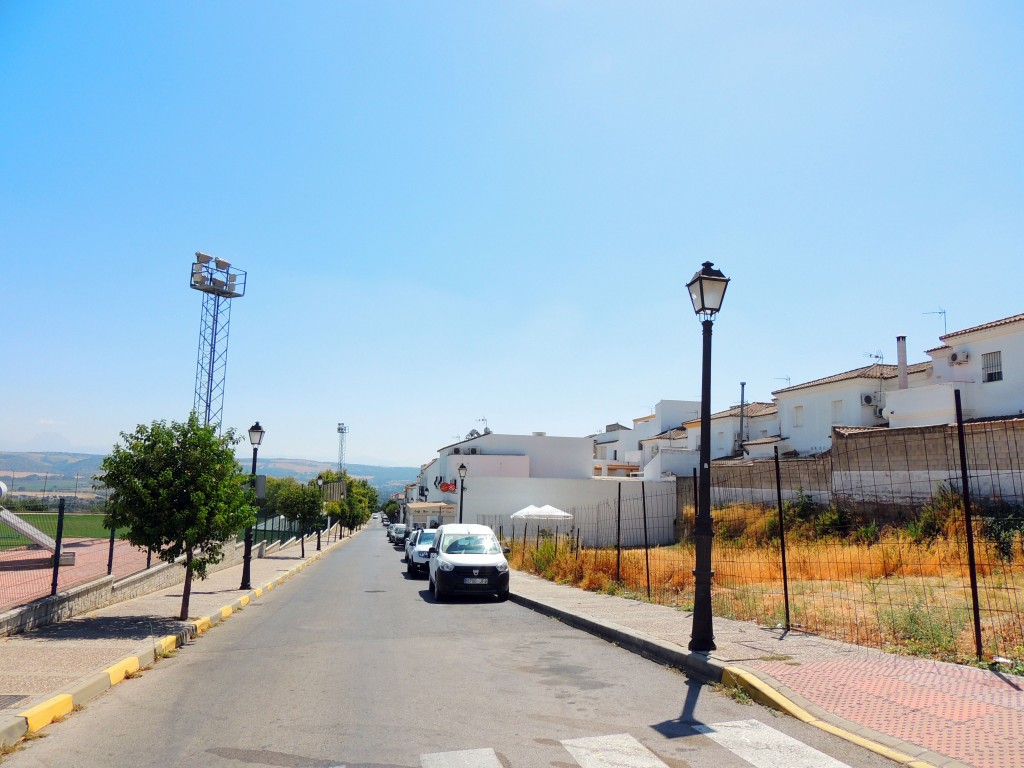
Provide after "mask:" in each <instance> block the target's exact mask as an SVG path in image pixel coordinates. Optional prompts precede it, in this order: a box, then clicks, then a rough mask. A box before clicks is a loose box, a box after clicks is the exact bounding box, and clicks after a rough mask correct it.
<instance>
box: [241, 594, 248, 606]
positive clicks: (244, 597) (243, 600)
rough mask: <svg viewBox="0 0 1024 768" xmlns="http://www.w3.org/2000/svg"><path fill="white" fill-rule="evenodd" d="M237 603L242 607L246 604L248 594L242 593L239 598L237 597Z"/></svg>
mask: <svg viewBox="0 0 1024 768" xmlns="http://www.w3.org/2000/svg"><path fill="white" fill-rule="evenodd" d="M238 604H239V605H241V606H243V607H244V606H246V605H248V604H249V596H248V595H242V596H241V597H240V598H238Z"/></svg>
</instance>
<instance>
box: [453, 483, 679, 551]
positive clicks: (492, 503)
mask: <svg viewBox="0 0 1024 768" xmlns="http://www.w3.org/2000/svg"><path fill="white" fill-rule="evenodd" d="M620 483H621V485H622V499H623V506H624V508H627V509H628V510H629V513H628V515H629V517H628V520H627V522H628V524H627V523H623V525H622V527H621V530H620V535H621V536H622V545H623V546H629V547H635V546H641V545H642V544H643V529H642V526H640V525H638V523H637V520H638V512H637V510H638V509H639V508H640V507H639V505H640V501H639V499H640V492H641V488H642V489H643V492H644V495H645V496H646V497H647V502H648V504H647V520H648V531H647V535H648V543H649V544H650V545H651V546H655V545H666V544H673V543H675V541H676V538H675V527H674V525H673V521H674V520H675V517H676V497H675V488H676V485H675V480H674V479H671V480H660V481H655V482H643V483H641V481H639V480H627V479H621V480H620V479H601V478H589V479H587V480H559V479H542V478H530V479H517V478H497V477H492V478H481V479H480V480H479V481H476V482H474V483H473V484H470V483H469V482H467V483H466V487H467V489H468V490H467V491H466V495H465V508H464V509H463V512H462V515H463V522H464V523H465V522H474V523H475V522H480V523H483V524H484V525H490V526H491V527H492V528H493V529H494V530H495V532H497V531H498V528H499V527H502V528H503V529H504V531H505V535H506V536H509V535H510V534H511V531H512V518H511V515H512V513H513V512H516V511H518V510H520V509H522V508H524V507H526V506H528V505H530V504H533V505H535V506H538V507H540V506H543V505H544V504H550V505H551V506H553V507H556V508H558V509H561V510H563V511H565V512H569V513H572V514H573V515H574V525H578V526H579V527H580V530H581V536H582V537H583V538H581V543H582V544H583V545H584V546H610V545H612V544H614V542H615V535H616V509H617V506H618V492H619V485H620ZM457 516H458V513H457V512H456V517H457ZM523 525H524V524H523V523H521V522H520V523H517V530H519V531H522V530H523ZM556 525H558V526H559V527H560V528H561V530H562V531H563V532H564V531H565V530H566V529H567V528H568V527H570V526H569V524H567V523H554V522H551V523H544V527H548V528H551V529H552V530H553V529H554V527H555V526H556ZM535 526H536V524H535V523H531V524H530V527H529V532H531V533H532V532H534V531H535V530H536V528H535Z"/></svg>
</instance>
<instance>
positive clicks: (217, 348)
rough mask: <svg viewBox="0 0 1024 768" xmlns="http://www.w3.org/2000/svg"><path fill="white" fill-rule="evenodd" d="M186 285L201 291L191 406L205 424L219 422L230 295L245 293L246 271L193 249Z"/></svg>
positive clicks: (226, 355)
mask: <svg viewBox="0 0 1024 768" xmlns="http://www.w3.org/2000/svg"><path fill="white" fill-rule="evenodd" d="M189 285H190V286H191V287H192V288H194V289H195V290H197V291H202V293H203V312H202V318H201V320H200V324H199V356H198V362H197V363H196V395H195V402H194V404H193V406H192V407H193V409H194V410H195V412H196V413H197V414H199V416H201V417H202V419H203V423H204V424H210V423H211V422H212V423H214V424H220V420H221V413H222V412H223V410H224V378H225V375H226V374H227V367H228V330H229V329H230V326H231V299H234V298H238V297H239V296H244V295H245V272H243V271H242V270H240V269H234V268H232V266H231V262H230V261H226V260H224V259H215V258H214V257H213V256H209V255H207V254H205V253H202V252H201V251H196V260H195V262H194V263H193V264H192V274H191V278H190V281H189Z"/></svg>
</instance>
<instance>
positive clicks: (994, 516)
mask: <svg viewBox="0 0 1024 768" xmlns="http://www.w3.org/2000/svg"><path fill="white" fill-rule="evenodd" d="M980 516H981V520H982V523H983V527H982V530H983V531H984V534H985V537H986V538H987V539H989V540H990V541H991V542H992V543H993V544H995V547H996V551H997V552H998V553H999V557H1001V558H1002V559H1003V560H1004V561H1006V562H1010V561H1012V560H1013V545H1014V543H1015V542H1016V541H1017V538H1018V536H1020V537H1022V539H1021V541H1022V543H1024V508H1022V507H1021V506H1020V505H1019V504H1010V503H1009V502H1006V501H1003V500H1002V499H998V500H993V501H987V502H985V503H983V504H982V505H981V509H980Z"/></svg>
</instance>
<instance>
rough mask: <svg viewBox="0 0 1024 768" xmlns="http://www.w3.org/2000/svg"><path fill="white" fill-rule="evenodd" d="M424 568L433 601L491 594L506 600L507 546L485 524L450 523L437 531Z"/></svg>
mask: <svg viewBox="0 0 1024 768" xmlns="http://www.w3.org/2000/svg"><path fill="white" fill-rule="evenodd" d="M428 551H429V554H430V567H429V569H428V573H429V578H430V588H431V590H432V591H433V593H434V600H435V601H437V602H441V601H442V600H444V599H445V597H447V596H448V595H454V594H475V593H481V592H483V593H491V594H493V595H496V596H497V597H498V599H499V600H507V599H508V561H507V560H506V559H505V555H507V554H508V552H509V549H508V547H502V546H501V542H499V541H498V537H497V536H495V535H494V531H492V530H491V529H490V528H488V527H487V526H486V525H476V524H466V525H460V524H458V523H453V524H450V525H442V526H441V527H440V528H438V529H437V533H436V534H435V536H434V541H433V542H432V546H431V547H430V549H429V550H428Z"/></svg>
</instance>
